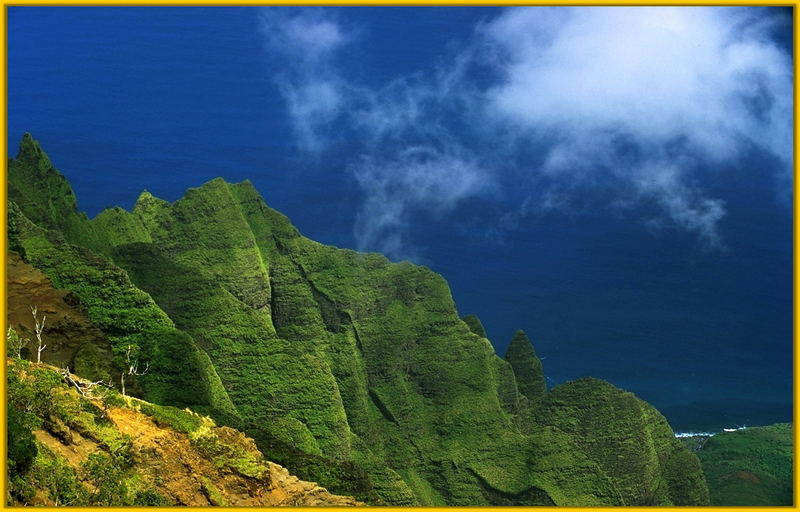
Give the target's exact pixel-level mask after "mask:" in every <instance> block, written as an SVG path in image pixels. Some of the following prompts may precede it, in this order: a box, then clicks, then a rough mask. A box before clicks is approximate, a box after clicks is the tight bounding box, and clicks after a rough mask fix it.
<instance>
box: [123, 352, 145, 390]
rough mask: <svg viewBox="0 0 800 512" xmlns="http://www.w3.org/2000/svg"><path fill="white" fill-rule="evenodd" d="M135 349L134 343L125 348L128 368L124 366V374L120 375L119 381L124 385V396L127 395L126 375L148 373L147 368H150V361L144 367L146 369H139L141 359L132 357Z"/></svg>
mask: <svg viewBox="0 0 800 512" xmlns="http://www.w3.org/2000/svg"><path fill="white" fill-rule="evenodd" d="M132 349H133V346H132V345H128V348H127V349H125V366H126V368H127V369H125V368H123V370H122V375H120V378H119V382H120V385H121V387H122V396H125V376H126V375H144V374H145V373H147V370H148V369H149V368H150V363H147V364H146V365H145V367H144V370H142V371H141V372H140V371H139V359H131V350H132Z"/></svg>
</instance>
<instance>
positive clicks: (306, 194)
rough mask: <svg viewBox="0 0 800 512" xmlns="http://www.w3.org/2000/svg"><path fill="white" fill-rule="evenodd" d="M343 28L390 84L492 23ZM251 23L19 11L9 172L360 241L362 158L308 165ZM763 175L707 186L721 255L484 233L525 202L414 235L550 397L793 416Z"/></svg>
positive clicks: (614, 224) (555, 223)
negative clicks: (514, 340) (45, 172)
mask: <svg viewBox="0 0 800 512" xmlns="http://www.w3.org/2000/svg"><path fill="white" fill-rule="evenodd" d="M340 12H341V16H344V17H348V19H351V20H353V21H352V23H353V24H355V25H356V26H359V27H363V29H364V32H365V33H366V34H367V36H365V37H368V38H369V39H368V40H369V42H370V44H368V45H363V47H360V49H357V50H354V51H357V52H359V53H358V54H357V55H356V58H355V59H354V60H355V61H357V62H358V63H359V64H358V66H357V72H359V73H361V75H362V77H363V80H365V81H371V82H374V83H381V82H385V81H387V80H389V79H391V78H392V77H393V76H397V75H401V74H409V73H414V72H418V71H422V70H425V69H428V68H430V67H431V66H433V65H435V63H436V62H437V59H439V58H441V55H443V54H444V53H446V51H447V48H448V44H449V43H450V42H451V41H458V40H459V39H460V38H463V37H465V36H466V35H468V34H469V32H470V31H471V30H472V26H473V25H474V24H475V23H477V22H478V21H480V20H481V19H485V18H487V17H490V16H492V15H494V14H495V13H496V12H497V10H495V9H488V8H487V9H469V8H463V9H452V10H451V9H445V8H426V9H425V10H424V15H420V11H417V10H414V9H410V8H403V9H400V8H396V9H389V10H386V9H378V8H370V9H356V8H351V9H343V10H341V11H340ZM258 20H259V12H258V10H257V9H254V8H243V7H238V8H219V7H209V8H191V9H190V8H168V7H159V8H89V7H85V8H49V7H48V8H43V7H36V8H17V7H12V8H9V15H8V21H9V46H8V48H9V53H8V56H9V82H8V100H9V119H8V137H9V139H8V144H9V153H10V156H13V155H14V154H15V152H16V149H15V148H16V145H17V144H18V142H19V139H20V137H21V135H22V134H23V133H24V132H31V133H32V134H33V135H34V136H35V137H36V138H38V139H39V140H40V141H41V142H42V145H43V147H44V148H45V150H46V151H47V152H48V153H49V154H50V155H51V157H52V159H53V160H54V163H55V164H56V166H57V167H58V168H59V169H60V170H61V171H62V172H63V173H64V174H65V175H66V176H67V178H68V179H69V180H70V182H71V183H72V185H73V188H74V189H75V191H76V193H77V195H78V200H79V207H80V208H81V209H83V210H85V211H87V213H88V214H89V215H90V216H93V215H95V214H97V213H98V212H99V211H100V210H101V209H102V208H104V207H108V206H114V205H120V206H122V207H124V208H130V207H131V206H132V204H133V202H134V201H135V199H136V197H137V196H138V194H139V193H140V192H141V190H143V189H148V190H150V191H151V192H152V193H153V194H155V195H156V196H159V197H162V198H165V199H167V200H175V199H177V198H179V197H180V196H181V195H182V193H183V191H184V190H185V189H186V188H188V187H192V186H197V185H199V184H201V183H203V182H205V181H208V180H210V179H212V178H214V177H216V176H222V177H224V178H225V179H227V180H229V181H234V182H235V181H241V180H243V179H251V181H253V183H254V184H255V186H256V187H257V188H258V189H259V191H260V192H261V193H262V195H263V196H264V198H265V200H266V201H267V203H268V204H270V206H272V207H274V208H276V209H278V210H279V211H281V212H283V213H285V214H286V215H288V216H289V217H290V218H291V219H292V221H293V222H294V223H295V225H296V226H297V227H298V228H299V229H300V231H301V232H302V233H303V234H305V235H306V236H308V237H310V238H312V239H315V240H318V241H321V242H323V243H328V244H333V245H337V246H340V247H355V246H356V239H355V237H354V234H353V226H354V223H355V217H356V214H357V205H359V204H360V203H361V202H362V201H363V199H364V198H363V193H362V192H361V191H360V190H359V188H358V187H357V184H356V182H355V180H354V178H353V176H352V175H351V174H349V173H348V172H347V170H346V162H347V158H348V156H349V153H350V152H351V151H352V150H353V148H351V147H348V146H347V145H346V144H345V145H342V146H341V147H338V148H336V150H335V151H332V152H331V153H330V154H328V155H326V157H325V158H324V159H316V160H315V159H313V158H306V157H304V156H303V155H302V154H301V153H300V152H299V151H298V150H297V148H296V146H295V145H294V141H293V138H292V135H291V130H290V125H289V122H288V120H287V116H286V110H285V105H284V104H283V101H282V99H281V97H280V95H279V93H278V90H277V88H276V85H275V82H274V76H275V73H276V72H278V71H279V70H277V69H275V67H274V65H275V64H274V61H272V60H271V59H270V57H269V55H268V54H267V52H266V50H265V48H264V42H263V34H262V33H261V32H260V26H259V21H258ZM409 34H413V37H412V36H411V35H409ZM770 165H775V162H771V161H769V160H768V159H765V157H764V156H763V155H758V154H752V155H751V156H750V157H748V158H745V159H743V160H742V161H741V162H739V163H738V166H737V167H736V169H733V170H730V171H729V172H726V173H725V176H724V179H723V178H722V177H721V176H720V174H719V173H715V172H714V170H713V169H708V170H707V172H706V173H705V174H704V175H703V179H704V180H705V181H704V183H703V186H704V187H705V189H707V190H709V191H710V193H711V194H712V195H713V196H714V197H719V198H722V199H723V200H724V201H725V204H726V210H727V215H726V217H725V218H724V219H723V221H722V223H721V226H720V228H721V233H722V235H723V237H724V239H725V249H724V250H719V249H708V248H706V247H703V246H702V244H699V243H698V241H697V239H696V237H694V236H692V235H691V234H687V233H684V232H681V231H678V230H671V229H663V230H658V231H653V230H650V229H648V228H647V227H646V226H645V225H644V224H643V223H642V222H641V221H640V220H639V219H641V218H645V217H647V215H648V214H649V212H648V211H647V209H646V208H644V207H642V208H641V209H640V210H639V211H633V212H626V213H625V214H624V215H622V214H620V212H618V211H615V210H613V209H609V208H602V207H594V206H592V207H587V208H586V209H585V211H583V212H581V213H580V214H577V215H572V216H570V215H560V214H557V213H548V214H541V215H538V216H533V217H532V218H530V219H528V220H527V221H526V222H524V223H522V224H520V225H519V226H518V227H517V228H516V229H511V230H507V231H506V232H505V233H504V234H503V235H502V237H499V238H497V237H489V236H487V235H486V233H487V232H488V231H490V229H489V228H491V226H490V225H487V221H486V219H495V218H497V217H498V215H497V214H498V212H500V213H502V212H503V211H505V210H509V209H511V208H512V207H513V206H514V204H516V203H514V199H515V198H505V199H493V200H487V199H483V200H480V199H475V200H474V201H469V202H467V203H465V204H463V205H462V206H460V207H459V208H458V209H457V210H456V211H455V212H454V213H453V214H452V215H450V216H448V217H447V218H444V219H432V218H428V217H422V216H420V217H414V218H412V219H411V220H410V222H411V225H410V226H409V232H410V233H411V234H412V235H411V236H412V238H413V242H414V245H415V246H416V247H417V248H419V251H418V254H419V255H418V257H417V258H416V259H415V262H417V263H421V264H425V265H427V266H429V267H431V268H432V269H433V270H435V271H437V272H439V273H441V274H442V275H443V276H445V278H446V279H447V280H448V282H449V283H450V285H451V288H452V292H453V297H454V299H455V302H456V304H457V307H458V309H459V312H460V313H461V314H468V313H475V314H477V315H478V316H479V317H480V318H481V320H482V321H483V323H484V325H485V327H486V328H487V332H488V334H489V337H490V338H491V340H492V342H493V344H494V345H495V347H496V348H497V350H498V352H499V353H500V354H502V353H503V352H504V351H505V347H506V345H507V343H508V341H509V340H510V338H511V336H512V334H513V332H514V331H515V330H516V329H518V328H522V329H525V331H526V332H527V333H528V335H529V336H530V338H531V339H532V340H533V342H534V345H535V348H536V350H537V352H538V354H539V355H540V356H541V357H542V358H543V364H544V368H545V372H546V373H547V375H548V378H549V383H550V385H558V384H559V383H562V382H565V381H567V380H570V379H575V378H579V377H581V376H586V375H591V376H595V377H600V378H604V379H607V380H609V381H611V382H612V383H613V384H615V385H617V386H619V387H622V388H624V389H626V390H629V391H632V392H634V393H636V394H637V395H639V396H641V397H642V398H644V399H646V400H648V401H650V402H651V403H653V404H654V405H656V406H657V407H659V408H660V409H661V410H662V411H664V412H665V414H666V415H667V416H668V418H669V419H670V421H671V423H672V425H673V427H674V428H675V429H676V430H692V429H703V430H705V429H710V430H719V429H721V428H722V427H726V426H730V425H736V424H747V425H758V424H766V423H772V422H775V421H788V420H790V416H791V407H792V391H791V384H792V286H791V280H792V269H791V263H792V231H791V228H792V217H791V211H790V208H789V207H788V206H787V204H786V199H785V197H786V194H785V191H780V190H777V185H776V184H775V183H774V182H773V181H772V180H769V179H767V178H766V177H765V175H766V173H765V172H764V171H763V169H764V168H765V167H767V166H770ZM781 197H783V198H784V199H781ZM587 204H590V205H592V204H594V203H592V202H591V201H590V200H588V199H587Z"/></svg>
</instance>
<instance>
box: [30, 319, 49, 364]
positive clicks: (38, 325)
mask: <svg viewBox="0 0 800 512" xmlns="http://www.w3.org/2000/svg"><path fill="white" fill-rule="evenodd" d="M38 309H39V308H38V306H31V313H33V322H34V323H35V324H36V340H37V341H38V342H39V348H38V349H37V352H36V362H37V363H41V362H42V350H44V349H46V348H47V345H42V331H43V330H44V322H45V320H47V315H44V316H43V317H42V321H41V322H39V316H38V315H37V312H38Z"/></svg>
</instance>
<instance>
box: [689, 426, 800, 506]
mask: <svg viewBox="0 0 800 512" xmlns="http://www.w3.org/2000/svg"><path fill="white" fill-rule="evenodd" d="M792 439H793V437H792V425H791V424H788V423H780V424H777V425H771V426H768V427H749V428H747V429H744V430H737V431H736V432H722V433H719V434H716V435H714V436H713V437H711V438H709V439H708V441H706V442H705V443H704V444H703V447H702V449H700V450H698V451H697V455H698V456H699V457H700V461H701V463H702V465H703V470H704V471H705V474H706V477H707V479H708V490H709V493H710V495H711V504H712V505H718V506H732V505H748V506H753V507H756V506H785V505H791V504H792Z"/></svg>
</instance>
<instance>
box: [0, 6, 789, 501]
mask: <svg viewBox="0 0 800 512" xmlns="http://www.w3.org/2000/svg"><path fill="white" fill-rule="evenodd" d="M2 4H3V13H2V21H1V22H0V34H2V38H3V41H2V43H3V52H2V60H0V79H1V80H2V83H3V101H2V104H0V116H2V119H3V125H2V134H0V135H1V136H0V149H2V154H3V155H5V156H4V164H3V180H2V184H0V190H2V199H3V200H2V202H1V203H0V216H1V217H2V219H3V223H2V224H3V225H2V228H1V229H0V230H1V231H2V234H3V236H2V240H0V261H1V262H2V265H3V267H2V276H3V279H2V284H1V285H0V287H1V288H0V290H2V294H0V295H1V296H0V308H1V309H2V311H3V312H5V311H7V304H6V286H7V283H6V278H5V268H6V250H7V247H6V244H7V238H8V237H7V233H6V229H7V223H6V221H5V219H7V218H8V217H7V215H8V212H7V207H8V190H7V185H6V184H7V182H8V110H7V107H8V74H7V71H8V69H7V65H8V32H7V28H8V9H7V8H8V7H17V6H42V7H44V6H50V7H53V6H70V7H76V6H98V7H103V6H106V7H107V6H115V7H116V6H151V7H156V6H225V7H231V6H263V5H288V6H376V5H378V6H480V5H491V6H518V5H558V6H566V5H577V6H624V5H627V6H636V5H669V6H699V5H741V6H775V7H778V6H783V7H793V13H792V29H793V32H794V40H793V54H794V55H793V63H792V64H793V69H794V71H793V72H794V75H793V78H794V90H793V101H794V103H793V115H794V123H793V124H794V137H793V150H792V151H793V153H792V156H793V166H794V173H793V174H794V180H793V184H792V194H793V195H792V200H793V218H792V226H793V227H792V235H793V244H792V247H793V258H792V262H793V266H792V268H793V279H792V281H793V286H792V296H793V301H794V304H793V312H794V315H793V319H792V337H793V343H792V347H793V350H792V361H793V369H792V375H793V383H794V385H793V399H794V407H793V414H792V418H793V425H794V431H793V435H794V445H793V460H792V469H793V479H794V482H793V484H794V486H793V487H794V489H793V490H794V493H793V494H794V504H793V505H792V506H791V507H676V508H675V509H677V510H691V509H697V510H703V511H706V510H708V511H717V510H750V509H758V510H787V509H797V508H798V498H797V491H798V482H800V478H798V471H797V470H798V464H797V454H798V448H797V441H798V435H797V425H798V420H800V410H798V407H797V396H798V392H800V385H799V383H798V380H797V368H798V355H800V354H799V353H798V350H797V327H798V324H797V317H798V312H800V307H798V302H797V292H798V283H799V282H800V280H798V270H799V269H800V263H798V258H797V240H798V235H800V225H798V222H797V216H798V213H799V212H800V208H799V207H798V202H797V165H798V163H797V157H798V147H797V132H798V126H799V125H800V123H798V116H797V100H798V90H797V70H798V65H797V56H798V53H797V51H798V48H799V47H798V29H797V7H798V4H800V0H794V1H782V2H770V1H763V0H762V1H759V0H756V1H753V0H750V1H748V0H730V1H721V0H710V1H708V0H707V1H704V2H687V1H683V2H670V1H669V0H649V1H646V2H641V1H636V0H616V1H614V2H592V1H586V0H561V1H558V2H554V1H552V0H551V1H545V0H527V1H519V0H516V1H514V0H493V1H489V0H436V1H430V0H392V1H386V0H348V1H337V0H317V1H314V2H303V1H300V2H293V1H283V2H280V1H264V0H237V1H235V2H231V3H222V2H221V1H220V0H172V1H167V2H159V1H148V0H121V1H114V0H80V1H70V0H41V1H40V0H22V1H19V0H17V1H10V2H9V1H6V0H3V2H2ZM6 321H7V320H6V316H5V314H3V315H2V320H1V321H0V327H2V331H1V334H2V342H0V346H2V348H3V353H4V354H5V352H6V349H5V332H6V329H7V326H6ZM753 341H754V343H757V340H753ZM5 382H6V365H5V364H3V365H0V389H2V390H3V394H5ZM6 406H7V403H6V401H5V400H3V404H2V406H0V433H2V436H3V438H2V445H3V450H2V451H0V466H1V467H2V468H5V467H6V449H5V447H6V435H7V434H6ZM4 473H5V470H4ZM6 483H7V482H6V475H5V474H4V475H3V477H2V478H0V500H2V501H0V508H2V509H6V508H9V509H19V508H20V507H7V506H6V493H7V490H6ZM171 508H174V507H72V508H70V510H109V511H112V510H113V511H128V510H152V509H164V510H166V509H171ZM181 508H198V507H181ZM225 508H226V509H228V510H237V511H241V512H252V511H253V510H254V508H252V507H225ZM370 508H377V507H370ZM458 508H462V507H380V509H381V510H397V511H403V512H405V511H408V510H423V511H424V510H439V509H441V510H445V511H446V510H455V509H458ZM463 508H467V507H463ZM521 508H522V509H530V510H539V509H540V507H469V510H478V511H487V512H501V511H502V512H517V511H518V510H520V509H521ZM547 508H548V509H554V508H556V507H547ZM621 508H622V509H624V510H641V511H646V510H652V507H591V508H588V507H558V510H565V511H581V510H620V509H621ZM41 510H58V509H57V508H55V507H44V508H42V509H41ZM304 510H309V511H314V512H316V511H320V512H323V511H330V512H332V511H340V510H341V509H338V508H334V507H315V508H310V507H306V508H304Z"/></svg>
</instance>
